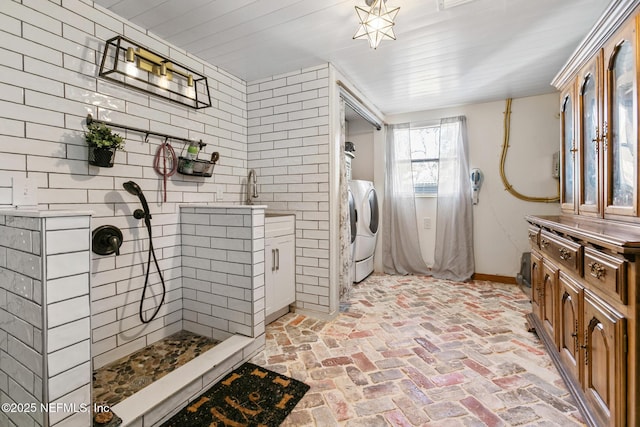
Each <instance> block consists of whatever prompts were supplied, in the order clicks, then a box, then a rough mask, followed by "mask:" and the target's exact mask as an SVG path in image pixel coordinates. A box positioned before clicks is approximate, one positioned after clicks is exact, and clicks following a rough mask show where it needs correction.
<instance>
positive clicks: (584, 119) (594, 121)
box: [578, 55, 603, 216]
mask: <svg viewBox="0 0 640 427" xmlns="http://www.w3.org/2000/svg"><path fill="white" fill-rule="evenodd" d="M601 61H602V56H601V55H596V57H595V58H594V59H593V60H592V61H591V62H590V63H589V64H588V65H587V66H586V67H585V68H584V69H583V70H582V72H581V73H580V87H579V99H580V106H579V107H580V108H579V110H578V111H579V120H580V149H579V151H580V165H579V168H580V178H581V182H580V207H579V212H580V213H581V214H586V215H592V216H600V215H601V212H602V208H601V199H602V195H601V191H602V190H601V188H602V187H601V185H600V182H601V179H600V177H601V176H602V173H601V167H602V162H601V160H600V159H601V157H602V131H603V130H602V125H601V122H602V121H601V119H600V112H601V102H602V94H601V84H600V82H601V72H600V71H601V70H602V68H601V66H600V64H601Z"/></svg>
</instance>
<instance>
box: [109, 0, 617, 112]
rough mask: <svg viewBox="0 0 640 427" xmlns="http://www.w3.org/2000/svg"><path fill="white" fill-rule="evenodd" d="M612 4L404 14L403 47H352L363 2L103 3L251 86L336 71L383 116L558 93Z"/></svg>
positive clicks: (596, 1) (518, 0)
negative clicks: (562, 77) (556, 81)
mask: <svg viewBox="0 0 640 427" xmlns="http://www.w3.org/2000/svg"><path fill="white" fill-rule="evenodd" d="M613 1H617V0H613ZM607 3H608V2H607V1H605V0H474V1H472V2H471V3H468V4H465V5H462V6H458V7H454V8H451V9H447V10H443V11H438V8H437V0H403V1H401V0H388V6H389V7H397V6H399V7H400V12H399V14H398V16H397V19H396V25H395V31H396V36H397V40H396V41H390V40H385V41H383V42H382V44H381V45H380V47H379V48H378V49H377V50H373V49H370V48H369V46H368V43H367V42H366V41H364V40H352V36H353V34H354V32H355V30H356V28H357V26H358V21H357V17H356V14H355V10H354V6H356V5H358V6H361V7H366V5H365V1H364V0H315V1H312V0H96V4H98V5H101V6H103V7H106V8H108V9H110V10H111V11H112V12H114V13H116V14H117V15H120V16H122V17H124V18H126V19H128V20H130V21H132V22H134V23H136V24H138V25H140V26H141V27H143V28H144V29H147V30H148V31H149V32H150V33H154V34H156V35H158V36H160V37H161V38H163V39H165V40H167V41H169V42H171V43H173V44H174V45H176V46H178V47H181V48H183V49H185V50H186V51H188V52H190V53H192V54H194V55H196V56H198V57H200V58H202V59H204V60H206V61H208V62H209V63H211V64H213V65H216V66H218V67H220V68H222V69H224V70H226V71H228V72H230V73H231V74H233V75H235V76H237V77H240V78H242V79H244V80H246V81H249V82H250V81H253V80H257V79H262V78H267V77H269V76H272V75H276V74H281V73H286V72H289V71H293V70H296V69H299V68H305V67H309V66H314V65H319V64H322V63H326V62H331V63H333V64H334V65H335V66H336V67H337V68H338V69H339V70H340V71H342V72H343V73H344V74H345V75H347V76H348V78H349V80H350V81H351V83H352V84H353V85H355V86H356V87H357V88H358V89H359V90H361V91H362V92H363V93H364V94H366V95H367V97H368V98H369V99H370V100H371V101H372V102H373V103H374V104H375V105H376V106H377V107H378V108H379V109H380V110H381V111H382V112H384V113H385V114H397V113H403V112H411V111H420V110H430V109H437V108H444V107H450V106H455V105H461V104H470V103H480V102H488V101H495V100H501V99H505V98H508V97H512V98H518V97H524V96H531V95H538V94H544V93H550V92H552V91H554V88H552V87H551V86H550V81H551V79H552V78H553V77H554V75H555V74H556V73H557V72H558V71H559V69H560V67H562V65H563V64H564V62H565V61H566V60H567V59H568V58H569V56H570V55H571V53H572V52H573V51H574V49H575V48H576V46H577V45H578V43H579V42H580V40H581V39H582V38H583V37H584V36H585V35H586V33H587V32H588V31H589V30H590V28H591V27H592V26H593V24H594V23H595V22H596V21H597V19H598V18H599V16H600V14H601V13H602V12H603V11H604V9H605V8H606V6H607Z"/></svg>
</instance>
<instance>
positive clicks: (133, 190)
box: [122, 181, 151, 220]
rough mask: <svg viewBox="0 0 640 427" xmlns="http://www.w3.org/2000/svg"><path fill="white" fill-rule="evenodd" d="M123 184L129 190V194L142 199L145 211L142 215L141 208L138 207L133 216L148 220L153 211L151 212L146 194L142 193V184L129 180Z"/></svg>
mask: <svg viewBox="0 0 640 427" xmlns="http://www.w3.org/2000/svg"><path fill="white" fill-rule="evenodd" d="M122 186H123V187H124V189H125V190H127V192H128V193H129V194H133V195H134V196H138V198H139V199H140V203H142V209H144V213H143V214H142V215H140V213H139V212H138V211H139V209H136V210H135V211H134V212H133V216H134V217H135V218H137V219H141V218H144V219H145V220H148V219H149V218H151V213H150V212H149V205H148V204H147V199H146V198H145V197H144V194H143V193H142V189H141V188H140V186H139V185H138V184H136V183H135V182H133V181H127V182H125V183H124V184H122Z"/></svg>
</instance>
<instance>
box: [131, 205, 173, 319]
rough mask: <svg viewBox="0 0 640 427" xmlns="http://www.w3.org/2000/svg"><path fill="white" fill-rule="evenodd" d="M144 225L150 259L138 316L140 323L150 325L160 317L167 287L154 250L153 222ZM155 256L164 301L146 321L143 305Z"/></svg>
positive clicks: (162, 301) (147, 219)
mask: <svg viewBox="0 0 640 427" xmlns="http://www.w3.org/2000/svg"><path fill="white" fill-rule="evenodd" d="M144 223H145V225H146V226H147V233H148V234H149V257H148V258H147V273H146V274H145V277H144V287H143V288H142V296H141V297H140V310H139V312H138V314H139V315H140V321H141V322H142V323H150V322H151V321H152V320H153V319H155V318H156V316H157V315H158V312H159V311H160V308H161V307H162V304H163V303H164V298H165V295H166V293H167V287H166V285H165V283H164V277H162V271H160V265H158V258H156V251H155V250H154V249H153V236H152V233H151V220H149V218H146V217H145V219H144ZM152 256H153V262H154V263H155V266H156V270H158V275H160V282H161V283H162V299H161V300H160V304H158V306H157V307H156V310H155V311H154V312H153V315H151V317H150V318H149V319H146V320H145V319H144V316H143V315H142V312H143V308H142V306H143V304H144V298H145V295H146V293H147V287H148V286H149V272H150V271H151V257H152Z"/></svg>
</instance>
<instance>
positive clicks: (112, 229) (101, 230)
mask: <svg viewBox="0 0 640 427" xmlns="http://www.w3.org/2000/svg"><path fill="white" fill-rule="evenodd" d="M91 237H92V239H91V249H92V250H93V252H94V253H96V254H98V255H111V254H113V253H115V254H116V255H120V246H121V245H122V232H121V231H120V229H119V228H118V227H116V226H114V225H101V226H100V227H98V228H96V229H95V230H93V233H92V236H91Z"/></svg>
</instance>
